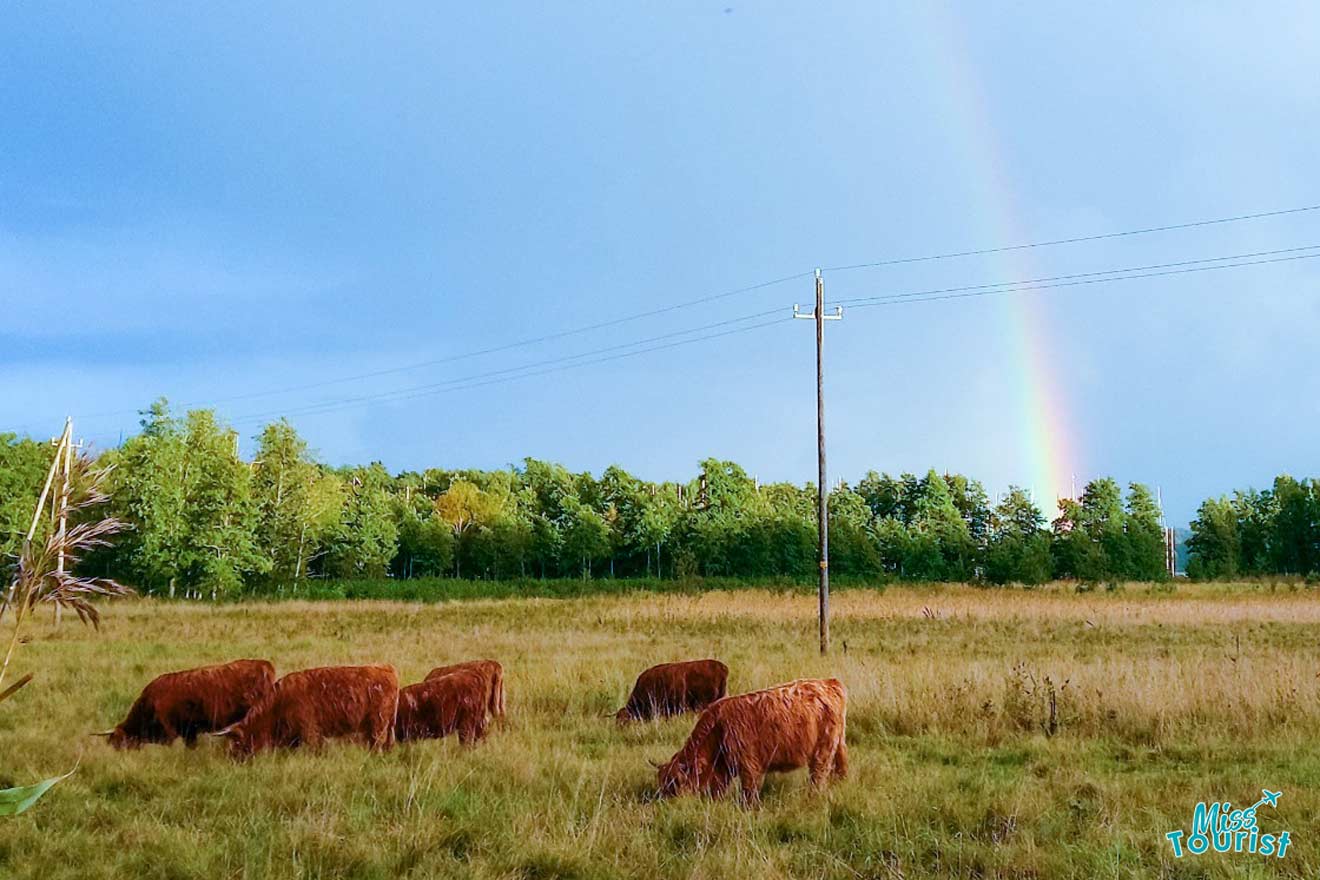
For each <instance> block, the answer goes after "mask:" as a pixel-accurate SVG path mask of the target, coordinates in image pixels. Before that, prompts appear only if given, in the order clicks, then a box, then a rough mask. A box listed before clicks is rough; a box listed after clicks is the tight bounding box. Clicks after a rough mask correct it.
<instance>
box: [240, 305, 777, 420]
mask: <svg viewBox="0 0 1320 880" xmlns="http://www.w3.org/2000/svg"><path fill="white" fill-rule="evenodd" d="M781 311H782V310H781V309H769V310H767V311H764V312H756V313H755V314H751V315H742V316H740V317H737V318H726V319H725V320H723V321H714V322H711V323H708V324H702V325H700V326H697V327H688V328H687V329H684V330H675V331H673V332H670V333H661V334H660V335H658V336H649V337H646V338H644V339H635V340H633V341H632V342H621V343H618V344H616V345H607V346H604V347H603V348H595V349H591V350H589V351H584V352H579V353H577V354H569V355H561V356H559V357H553V358H546V359H545V360H540V361H532V362H531V363H527V364H520V365H518V366H515V367H506V368H504V369H502V370H489V371H486V372H482V373H477V374H475V375H471V376H460V377H458V378H456V379H445V380H443V381H440V382H432V383H427V384H425V385H414V386H412V387H410V388H399V389H395V390H394V391H379V392H372V393H370V394H363V395H359V396H355V397H347V398H341V400H342V401H345V402H349V401H366V400H373V399H377V398H380V397H382V396H385V395H389V394H400V393H406V392H410V391H428V390H431V389H436V388H444V387H446V386H449V385H454V384H457V383H462V382H470V381H473V380H475V379H486V378H490V377H493V376H503V375H507V374H511V373H518V372H521V371H523V370H530V369H532V368H534V367H544V366H549V365H552V364H560V363H565V362H567V361H575V360H581V359H582V358H588V357H592V356H593V355H599V354H605V353H607V352H612V351H619V350H622V349H627V348H636V347H637V346H639V345H646V344H648V343H652V342H660V341H662V340H666V339H673V338H674V337H676V336H687V335H689V334H692V333H700V332H701V331H703V330H712V329H715V328H717V327H728V326H731V325H733V324H741V323H744V322H746V321H754V320H756V319H757V318H764V317H767V316H768V315H777V314H779V313H780V312H781ZM319 405H320V404H305V405H304V406H319ZM284 412H287V410H286V409H276V410H268V411H266V412H259V413H251V414H249V415H248V416H244V418H260V417H264V416H275V415H280V414H281V413H284Z"/></svg>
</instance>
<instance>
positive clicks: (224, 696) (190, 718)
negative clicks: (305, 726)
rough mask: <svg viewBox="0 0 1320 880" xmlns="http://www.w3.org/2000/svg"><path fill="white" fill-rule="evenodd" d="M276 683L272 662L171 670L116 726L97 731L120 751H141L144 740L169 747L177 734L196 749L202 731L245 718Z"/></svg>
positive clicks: (144, 691) (155, 681)
mask: <svg viewBox="0 0 1320 880" xmlns="http://www.w3.org/2000/svg"><path fill="white" fill-rule="evenodd" d="M274 687H275V667H274V666H273V665H271V663H270V661H268V660H235V661H233V662H232V663H219V664H216V665H214V666H202V667H199V668H197V669H185V670H183V671H181V672H167V673H165V674H164V675H161V676H157V677H156V678H154V679H152V681H151V682H150V683H149V684H148V685H147V686H146V687H144V688H143V689H142V694H141V695H140V696H139V697H138V698H137V701H136V702H134V703H133V706H132V708H131V709H129V710H128V716H127V717H126V718H124V720H123V721H122V722H120V724H119V725H118V726H117V727H115V728H114V729H113V730H107V731H105V732H103V733H97V734H93V735H94V736H104V737H108V738H109V742H110V745H112V746H114V747H115V748H117V749H136V748H138V747H140V746H142V745H143V744H144V743H159V744H161V745H169V744H170V743H172V742H174V740H175V739H177V738H178V737H183V741H184V742H185V743H187V745H188V747H189V748H192V747H193V746H195V745H196V744H197V737H198V736H199V735H200V734H203V733H211V732H213V731H216V730H220V729H221V728H223V727H227V726H229V725H230V724H233V723H234V722H235V721H239V720H240V719H242V718H243V716H244V715H246V714H247V713H248V710H249V709H251V708H252V707H253V706H255V705H256V704H257V703H259V702H261V701H262V700H263V699H265V698H266V697H267V696H268V695H269V694H270V693H271V691H272V690H273V689H274Z"/></svg>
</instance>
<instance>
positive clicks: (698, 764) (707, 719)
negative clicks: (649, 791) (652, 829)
mask: <svg viewBox="0 0 1320 880" xmlns="http://www.w3.org/2000/svg"><path fill="white" fill-rule="evenodd" d="M847 703H848V692H847V691H846V690H845V689H844V686H843V684H842V683H841V682H840V681H839V680H838V679H834V678H830V679H823V680H822V679H800V680H798V681H794V682H790V683H788V684H781V685H779V686H778V687H772V688H767V689H766V690H763V691H753V692H752V693H750V694H739V695H738V696H734V697H725V698H724V699H722V700H718V701H716V702H714V703H712V704H711V705H710V706H708V707H707V708H706V711H704V712H702V713H701V717H700V718H698V719H697V724H696V727H695V728H693V730H692V735H691V736H689V737H688V740H687V742H686V743H685V744H684V745H683V748H681V749H679V750H678V753H677V754H675V755H674V757H673V758H671V759H670V760H669V762H668V763H666V764H661V765H659V770H658V773H657V780H658V782H659V785H660V794H661V796H662V797H672V796H674V795H678V794H685V793H692V792H704V793H706V794H709V795H710V796H711V797H719V796H720V795H721V794H722V793H723V792H724V790H725V789H726V788H728V786H729V783H730V781H732V779H733V777H735V776H737V777H738V778H739V782H740V783H741V786H742V793H743V799H744V800H745V801H747V802H748V803H750V804H756V803H759V802H760V799H761V783H762V782H763V781H764V779H765V774H766V773H768V772H780V771H787V770H796V769H797V768H798V767H807V768H808V771H809V773H810V775H811V784H812V785H813V786H815V787H817V788H820V787H821V786H823V785H824V784H825V782H826V780H827V779H829V778H831V777H835V778H838V777H843V776H845V775H846V774H847V772H848V747H847V745H846V744H845V742H844V738H845V732H846V728H847Z"/></svg>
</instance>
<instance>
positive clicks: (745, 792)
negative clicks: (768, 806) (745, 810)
mask: <svg viewBox="0 0 1320 880" xmlns="http://www.w3.org/2000/svg"><path fill="white" fill-rule="evenodd" d="M764 781H765V771H764V770H762V769H761V768H760V767H749V766H747V765H746V764H744V765H742V766H741V767H739V768H738V782H739V783H740V785H741V787H742V796H743V802H744V803H745V804H747V805H748V806H749V807H759V806H760V805H761V784H762V783H763V782H764Z"/></svg>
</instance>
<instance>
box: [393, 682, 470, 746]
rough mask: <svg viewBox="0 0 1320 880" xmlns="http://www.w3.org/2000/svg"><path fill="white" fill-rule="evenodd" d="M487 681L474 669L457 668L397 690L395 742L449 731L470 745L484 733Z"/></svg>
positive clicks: (435, 735) (432, 737)
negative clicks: (397, 704)
mask: <svg viewBox="0 0 1320 880" xmlns="http://www.w3.org/2000/svg"><path fill="white" fill-rule="evenodd" d="M490 699H491V696H490V680H489V678H487V677H486V676H483V675H482V674H481V672H479V671H478V670H476V669H471V668H469V669H457V670H454V671H453V672H448V673H446V674H444V675H440V676H436V677H434V678H432V677H430V676H428V677H427V679H426V681H423V682H420V683H418V684H413V685H409V686H408V687H406V688H404V689H403V690H401V691H399V712H398V716H397V717H396V719H395V722H394V736H395V739H397V740H398V741H399V742H408V741H410V740H418V739H439V738H441V737H444V736H448V735H449V734H451V733H457V734H458V741H459V742H461V743H463V745H471V744H472V743H475V742H477V741H478V740H480V739H483V738H484V737H485V736H486V710H487V707H488V704H489V701H490Z"/></svg>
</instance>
